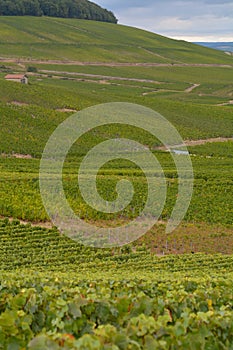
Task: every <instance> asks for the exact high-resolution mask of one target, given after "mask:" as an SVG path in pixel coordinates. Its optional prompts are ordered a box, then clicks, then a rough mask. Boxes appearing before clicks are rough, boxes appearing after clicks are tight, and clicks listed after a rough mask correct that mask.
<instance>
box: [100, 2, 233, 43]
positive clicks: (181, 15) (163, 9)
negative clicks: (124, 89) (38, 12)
mask: <svg viewBox="0 0 233 350" xmlns="http://www.w3.org/2000/svg"><path fill="white" fill-rule="evenodd" d="M96 2H97V3H98V4H99V5H101V6H103V7H105V8H107V9H109V10H112V11H113V12H114V13H115V14H116V16H117V18H118V19H119V23H121V24H126V25H131V26H135V27H139V28H143V29H147V30H150V31H154V32H157V33H159V34H162V35H167V36H176V37H182V36H185V37H194V36H195V35H196V36H198V37H199V36H203V41H204V37H207V36H208V37H213V41H214V40H218V38H219V39H220V37H221V38H223V37H224V35H226V36H227V38H228V37H229V39H230V38H231V39H230V40H231V41H233V38H232V35H231V33H232V32H233V25H232V23H233V1H232V0H196V1H194V0H163V1H162V0H145V1H142V0H109V1H108V0H96ZM214 38H216V39H214ZM230 40H229V41H230Z"/></svg>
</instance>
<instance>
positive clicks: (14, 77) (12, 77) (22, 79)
mask: <svg viewBox="0 0 233 350" xmlns="http://www.w3.org/2000/svg"><path fill="white" fill-rule="evenodd" d="M5 79H6V80H9V81H15V82H17V83H21V84H28V77H27V76H26V75H25V74H7V75H6V76H5Z"/></svg>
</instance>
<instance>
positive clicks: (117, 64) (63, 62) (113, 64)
mask: <svg viewBox="0 0 233 350" xmlns="http://www.w3.org/2000/svg"><path fill="white" fill-rule="evenodd" d="M0 62H6V63H7V62H8V63H17V64H27V63H30V64H33V63H34V64H53V65H71V66H103V67H105V66H107V67H137V66H140V67H173V66H175V67H223V68H233V64H215V63H153V62H151V63H149V62H135V63H131V62H125V63H124V62H82V61H72V60H40V59H27V58H20V59H19V58H12V57H11V58H7V57H0Z"/></svg>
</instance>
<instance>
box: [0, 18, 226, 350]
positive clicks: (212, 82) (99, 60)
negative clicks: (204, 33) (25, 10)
mask: <svg viewBox="0 0 233 350" xmlns="http://www.w3.org/2000/svg"><path fill="white" fill-rule="evenodd" d="M22 21H23V22H22ZM0 23H1V25H0V32H1V39H2V40H1V43H0V50H1V58H0V350H1V349H2V350H60V349H61V350H62V349H63V350H69V349H71V350H76V349H77V350H110V349H111V350H156V349H158V350H233V282H232V281H233V255H232V254H233V249H232V247H233V229H232V227H233V206H232V197H233V178H232V169H233V141H232V137H233V128H232V126H233V118H232V116H233V114H232V68H233V63H232V62H233V61H232V57H230V56H227V55H225V54H224V53H223V52H218V51H215V50H211V49H207V48H204V47H200V46H196V45H192V44H190V43H185V42H183V41H175V40H171V39H168V38H165V37H161V36H159V35H156V34H152V33H149V32H145V31H142V30H139V29H136V28H130V27H125V26H120V25H113V24H107V23H96V22H94V21H82V20H75V19H61V18H47V17H41V18H32V17H24V18H19V17H4V18H0ZM22 23H23V25H22ZM25 23H26V24H25ZM7 73H22V74H27V75H28V78H29V84H28V85H23V84H18V83H14V82H9V81H6V80H5V79H4V77H5V75H6V74H7ZM108 102H128V103H133V104H139V105H141V106H145V107H149V108H151V109H152V110H154V111H157V112H159V113H160V114H162V115H163V116H164V117H165V118H167V120H168V121H169V122H170V123H171V124H172V125H174V127H175V128H177V130H178V132H179V133H180V135H181V137H182V138H183V139H184V140H185V141H186V144H187V147H188V151H189V154H190V158H191V162H192V167H193V172H194V186H193V195H192V199H191V202H190V205H189V208H188V210H187V213H186V215H185V216H184V218H183V220H182V222H181V224H180V226H179V227H177V228H176V230H175V231H173V232H172V233H167V232H166V227H167V222H168V220H169V219H170V216H171V213H172V210H173V208H174V205H175V203H176V201H177V198H178V199H179V191H178V189H179V187H178V186H179V177H182V178H185V179H186V180H187V181H190V177H189V176H187V173H186V171H185V169H183V168H182V167H181V169H179V172H178V171H177V169H176V166H175V163H174V159H173V157H172V156H171V154H170V153H169V152H166V150H165V149H164V147H161V146H162V145H161V142H160V141H159V140H158V139H157V138H156V137H154V136H153V135H151V134H150V133H149V132H148V131H145V130H141V129H140V128H136V127H133V126H131V125H128V124H127V120H126V121H125V124H121V125H118V124H108V125H103V126H101V127H96V128H93V129H89V131H87V132H86V133H85V134H83V135H82V136H81V137H80V138H79V140H78V141H77V142H75V143H74V144H73V146H72V147H71V148H70V150H69V152H68V154H67V157H66V159H65V161H64V164H63V165H64V166H63V173H62V185H63V189H64V194H65V196H66V199H67V202H68V203H69V205H70V207H71V208H72V210H73V212H74V213H75V214H77V215H78V216H79V217H81V218H82V219H83V220H85V221H86V222H88V223H94V224H96V225H97V226H98V227H105V228H108V227H119V226H121V225H123V224H126V223H128V222H130V221H131V220H133V219H135V218H138V217H139V218H140V215H141V212H142V210H143V207H144V205H145V203H146V200H147V197H148V191H149V190H148V182H147V180H148V179H150V178H151V177H153V178H155V179H156V180H158V183H159V184H160V187H162V186H163V189H164V188H165V187H166V200H165V204H164V206H163V208H162V211H161V213H160V214H159V218H158V221H157V223H156V224H155V225H154V227H152V228H151V229H150V230H149V231H148V232H147V233H146V234H145V235H144V236H141V237H140V238H138V239H137V240H136V241H134V242H132V243H130V244H127V245H125V246H122V247H118V248H108V249H107V248H103V249H97V248H95V247H92V246H90V247H88V246H84V245H81V244H80V243H78V242H77V241H75V240H71V239H70V238H68V237H67V236H65V235H62V234H61V233H60V231H59V230H58V227H55V226H54V224H53V223H52V222H51V220H50V217H49V216H48V214H47V212H46V210H45V208H44V205H43V202H42V198H41V193H40V181H39V172H40V158H41V156H42V153H43V150H44V147H45V145H46V143H47V141H48V139H49V137H50V136H51V134H52V133H53V131H54V130H55V129H56V128H57V126H58V125H59V124H61V123H62V122H63V121H65V120H66V118H67V117H68V116H70V115H71V114H73V113H74V112H75V111H81V110H83V109H85V108H87V107H91V106H94V105H97V104H101V103H108ZM143 117H144V116H143ZM112 138H126V139H131V140H134V141H137V142H139V143H140V144H142V145H144V146H146V147H147V148H148V149H149V150H150V151H151V152H152V154H153V155H154V157H155V158H157V160H158V162H159V164H160V166H161V168H162V169H163V173H164V182H162V181H161V179H162V177H163V176H162V175H161V172H159V170H157V168H156V169H153V167H152V168H150V166H149V165H148V164H147V165H148V166H147V174H146V175H145V174H144V173H143V171H142V169H141V168H140V167H139V166H138V165H136V163H133V162H131V161H129V160H127V159H125V158H126V157H122V158H124V159H121V158H119V157H118V158H117V159H115V160H111V161H108V162H106V163H105V164H104V165H103V166H101V167H100V169H99V171H98V174H97V176H96V188H97V190H98V193H99V195H100V196H101V197H102V198H103V200H104V202H108V201H109V202H110V201H115V200H116V198H117V185H118V183H119V182H120V181H121V180H128V181H130V182H131V184H132V185H133V188H134V191H135V192H134V195H133V197H132V201H131V202H130V203H129V204H128V205H127V206H126V207H125V208H124V209H123V210H121V211H117V212H112V213H106V212H101V211H100V210H97V209H95V208H93V207H91V205H88V204H87V203H86V202H85V200H84V198H83V196H82V193H81V190H80V188H79V184H78V171H79V166H80V164H81V163H82V161H83V159H84V157H85V155H86V154H87V153H88V152H89V151H90V150H91V149H92V148H93V147H94V146H95V145H97V144H99V143H101V142H104V141H108V140H109V139H112ZM213 139H214V140H215V141H218V142H215V141H214V142H210V141H211V140H212V141H213ZM203 140H204V142H202V141H203ZM194 141H195V142H196V143H195V142H194ZM207 141H209V142H207ZM220 141H222V142H220ZM114 147H115V145H114ZM177 147H179V146H177ZM59 150H60V149H59ZM124 151H125V154H124V155H127V150H124ZM178 157H183V155H178ZM128 159H129V158H128ZM158 169H159V168H158ZM91 171H93V169H91ZM53 175H57V174H55V171H54V173H53ZM46 176H48V178H47V179H48V180H51V179H52V175H51V174H46ZM159 181H160V182H159ZM161 184H162V185H161ZM89 192H90V191H89ZM124 194H125V195H126V193H124ZM153 200H154V199H153ZM156 200H157V199H155V200H154V201H156ZM59 204H60V203H59ZM153 204H154V202H153ZM156 204H157V205H158V206H159V205H160V203H159V201H158V200H157V202H156ZM151 207H152V210H154V208H153V206H151ZM143 215H145V217H144V218H146V217H147V216H148V217H153V215H154V212H152V211H151V209H150V208H149V209H148V211H147V212H145V214H143ZM92 245H94V244H92Z"/></svg>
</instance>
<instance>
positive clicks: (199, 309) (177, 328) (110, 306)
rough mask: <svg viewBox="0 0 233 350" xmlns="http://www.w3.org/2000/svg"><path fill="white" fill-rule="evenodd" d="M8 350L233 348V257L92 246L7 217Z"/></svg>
mask: <svg viewBox="0 0 233 350" xmlns="http://www.w3.org/2000/svg"><path fill="white" fill-rule="evenodd" d="M0 242H1V256H0V262H1V264H0V266H1V290H0V309H1V316H0V339H1V342H0V344H1V345H0V348H1V349H32V350H44V349H52V350H53V349H54V350H55V349H83V350H93V349H96V350H102V349H115V350H118V349H120V350H124V349H125V350H126V349H127V350H128V349H135V350H136V349H148V350H151V349H194V350H197V349H198V350H199V349H231V346H232V343H233V338H232V334H233V332H232V331H233V329H232V324H233V313H232V287H233V285H232V277H233V257H232V256H231V255H228V256H224V255H221V254H218V255H217V254H215V255H208V256H207V255H204V254H190V255H188V254H186V255H169V256H165V257H157V256H156V255H155V254H150V252H149V251H147V250H146V249H145V248H143V247H138V248H137V249H132V247H131V246H125V247H123V248H118V249H114V250H111V251H110V250H96V249H92V248H85V247H83V246H80V245H79V244H77V243H75V242H71V241H70V240H69V239H68V238H66V237H62V236H60V235H59V233H58V232H57V231H56V229H55V228H54V229H51V230H48V229H42V228H40V227H31V226H30V225H26V226H25V225H20V224H19V222H18V221H16V220H15V221H13V222H11V223H10V222H9V221H8V220H3V221H1V222H0Z"/></svg>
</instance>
